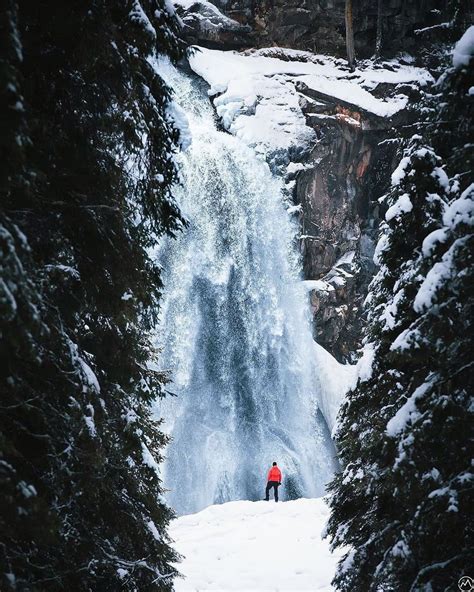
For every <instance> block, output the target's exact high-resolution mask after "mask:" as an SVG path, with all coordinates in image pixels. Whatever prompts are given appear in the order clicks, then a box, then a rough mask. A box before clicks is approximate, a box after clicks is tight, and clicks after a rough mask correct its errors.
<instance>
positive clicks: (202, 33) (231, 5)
mask: <svg viewBox="0 0 474 592" xmlns="http://www.w3.org/2000/svg"><path fill="white" fill-rule="evenodd" d="M178 2H179V0H178ZM190 4H191V3H189V2H186V3H184V2H183V7H184V6H186V11H187V14H188V15H189V14H190V13H193V14H194V15H195V16H194V17H193V18H188V20H187V21H186V19H185V24H186V27H187V33H188V37H189V39H190V40H191V41H192V42H193V43H198V44H201V45H208V46H209V47H219V48H222V49H233V48H237V47H240V48H243V47H268V46H271V45H279V46H281V47H290V48H293V49H302V50H305V51H312V52H313V53H329V54H332V55H336V56H342V55H345V21H344V9H345V0H227V1H226V0H214V1H213V2H212V4H214V5H215V6H216V7H217V8H218V9H219V10H220V11H221V12H222V14H223V15H225V16H226V17H228V21H230V22H227V23H226V22H224V21H223V20H222V19H220V22H219V19H218V18H217V17H216V15H214V16H212V18H210V19H209V13H210V12H212V9H211V8H209V6H210V5H211V3H210V2H206V1H204V0H201V1H197V2H195V3H193V4H191V5H190ZM378 4H379V2H378V0H359V1H358V2H354V3H353V14H354V37H355V49H356V54H357V55H358V57H362V58H364V57H369V56H371V55H373V54H374V53H375V39H376V31H377V10H378ZM380 4H381V8H382V12H381V22H382V52H383V54H384V55H390V54H391V53H394V52H396V51H400V50H403V51H410V50H413V49H414V48H415V43H416V41H415V35H414V30H415V29H417V28H422V27H427V26H429V25H431V24H434V23H435V22H437V20H438V18H439V17H438V15H439V11H437V10H436V9H442V8H443V7H444V6H445V3H443V2H441V0H437V1H433V0H432V1H430V2H427V1H423V2H406V0H384V1H383V2H381V3H380ZM211 6H212V5H211ZM181 10H182V11H183V9H181ZM178 11H179V3H178ZM206 20H208V21H209V22H208V23H206ZM232 23H233V24H232ZM239 23H240V27H241V29H240V30H239V29H238V25H239ZM227 25H230V28H226V27H227Z"/></svg>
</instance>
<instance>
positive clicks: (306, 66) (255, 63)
mask: <svg viewBox="0 0 474 592" xmlns="http://www.w3.org/2000/svg"><path fill="white" fill-rule="evenodd" d="M273 53H274V55H275V56H280V57H274V56H273ZM273 53H272V50H271V49H264V50H257V51H253V52H252V53H249V52H246V53H239V52H235V51H219V50H211V49H205V48H203V47H197V48H196V50H195V52H194V53H193V54H192V55H191V56H190V57H189V63H190V65H191V67H192V69H193V70H194V71H195V72H196V73H197V74H198V75H199V76H201V77H202V78H204V80H206V81H207V83H208V84H209V86H210V90H209V94H210V95H211V96H214V97H215V98H214V105H215V107H216V111H217V114H218V115H219V117H220V118H221V121H222V123H223V125H224V127H225V128H226V129H227V130H228V131H230V132H231V133H233V134H235V135H236V136H237V137H239V138H241V139H242V140H243V141H244V142H245V143H247V144H248V145H250V146H252V147H253V148H255V149H256V150H257V151H259V152H262V153H264V154H267V153H268V152H269V151H273V150H289V149H297V148H298V147H300V148H301V147H304V146H305V145H306V146H307V145H308V144H310V143H311V142H312V141H314V139H315V137H314V132H313V130H312V129H311V128H309V127H308V126H307V125H306V120H305V117H304V115H303V113H302V112H301V109H300V106H299V93H298V92H297V90H296V89H295V82H298V81H299V82H302V83H304V84H305V85H307V86H308V87H309V88H311V89H315V90H318V91H321V92H323V93H325V94H328V95H331V96H333V97H335V98H338V99H341V100H345V101H348V102H350V103H353V104H355V105H358V106H359V107H361V108H362V109H365V110H366V111H368V112H371V113H373V114H374V115H378V116H379V117H390V116H392V115H394V114H395V113H396V112H397V111H400V110H401V109H403V108H404V107H406V105H407V103H408V97H407V96H406V95H405V94H403V93H402V92H397V85H404V84H405V85H406V84H416V85H419V86H424V85H426V84H427V83H429V82H432V81H433V78H432V76H431V74H429V72H428V71H427V70H424V69H422V68H417V67H414V66H411V65H408V64H402V63H400V62H398V61H396V60H392V61H390V62H384V64H383V65H380V64H374V63H371V62H369V61H368V62H366V63H364V64H362V65H361V66H360V67H358V68H357V69H356V71H355V72H354V73H351V72H349V70H348V68H347V66H346V63H345V62H344V61H343V60H337V59H335V58H332V57H329V56H324V55H315V54H310V53H308V52H298V51H294V50H288V49H285V50H282V49H278V50H273ZM281 58H284V59H281ZM381 83H386V84H389V85H393V88H394V91H395V92H394V93H392V96H390V97H385V98H380V97H379V96H377V93H374V92H373V91H374V90H375V89H376V87H377V86H378V85H379V84H381ZM216 95H217V96H216Z"/></svg>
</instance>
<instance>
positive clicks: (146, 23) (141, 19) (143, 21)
mask: <svg viewBox="0 0 474 592" xmlns="http://www.w3.org/2000/svg"><path fill="white" fill-rule="evenodd" d="M130 20H132V21H134V22H136V23H137V24H139V25H140V26H142V27H143V28H144V29H145V30H146V31H147V32H148V33H149V34H150V36H151V37H152V38H153V39H156V31H155V28H154V27H153V25H152V24H151V23H150V19H149V18H148V17H147V15H146V14H145V11H144V10H143V8H142V5H141V4H140V2H139V1H138V0H134V1H133V3H132V10H131V11H130Z"/></svg>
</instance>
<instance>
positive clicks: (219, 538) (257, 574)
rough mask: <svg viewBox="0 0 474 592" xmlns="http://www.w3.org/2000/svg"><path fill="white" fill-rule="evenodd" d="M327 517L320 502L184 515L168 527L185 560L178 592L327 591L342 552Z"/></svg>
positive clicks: (239, 505)
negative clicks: (330, 536) (335, 548)
mask: <svg viewBox="0 0 474 592" xmlns="http://www.w3.org/2000/svg"><path fill="white" fill-rule="evenodd" d="M328 515H329V509H328V507H327V506H326V504H325V503H324V501H323V499H322V498H317V499H299V500H294V501H288V502H284V501H283V502H278V503H275V502H274V501H270V502H265V501H261V502H249V501H237V502H229V503H226V504H222V505H217V506H210V507H208V508H206V509H205V510H203V511H202V512H199V513H197V514H191V515H188V516H182V517H180V518H178V519H177V520H175V521H174V522H173V523H172V524H171V527H170V534H171V536H172V537H173V539H174V540H175V545H174V546H175V548H176V549H177V550H178V552H179V553H181V554H182V555H184V557H185V559H184V560H183V562H182V563H181V564H179V565H178V569H179V570H180V572H181V573H182V574H183V575H184V576H185V579H180V580H177V581H176V583H175V588H176V591H177V592H184V591H186V592H190V591H191V590H193V591H197V590H199V591H200V592H204V591H207V590H213V591H217V590H219V591H221V592H225V591H227V590H229V591H231V590H232V591H235V590H238V591H239V592H267V591H268V592H269V591H279V592H280V591H281V592H283V591H286V592H289V591H291V592H303V591H309V590H311V591H313V592H314V591H318V592H329V591H331V590H333V587H332V586H331V579H332V577H333V575H334V572H335V569H336V563H337V561H338V559H339V557H340V555H341V554H342V552H341V551H339V552H337V553H334V554H332V553H331V552H330V550H329V544H328V541H327V540H322V538H321V533H322V531H323V529H324V526H325V523H326V520H327V518H328Z"/></svg>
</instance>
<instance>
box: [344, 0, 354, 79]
mask: <svg viewBox="0 0 474 592" xmlns="http://www.w3.org/2000/svg"><path fill="white" fill-rule="evenodd" d="M346 48H347V61H348V62H349V68H350V69H351V72H353V71H354V70H355V51H354V28H353V25H352V0H346Z"/></svg>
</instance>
